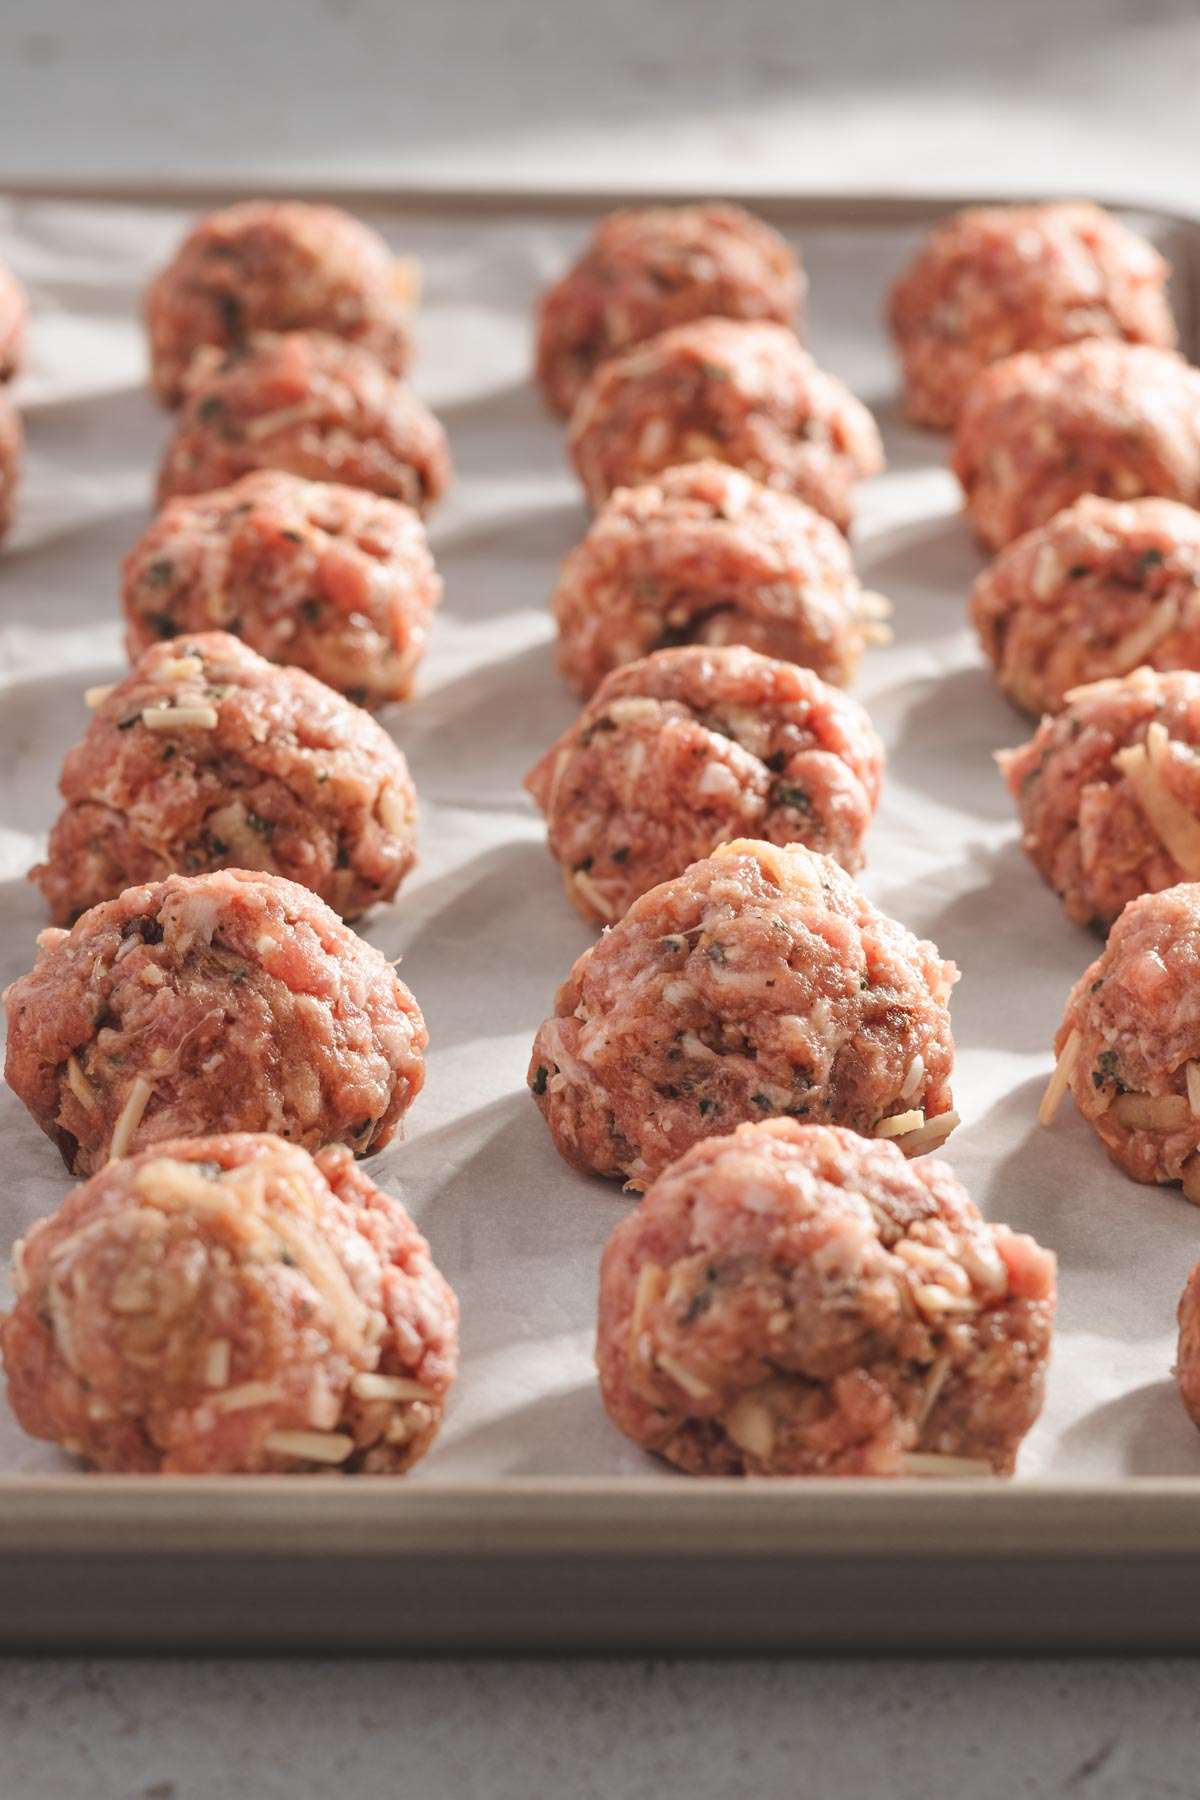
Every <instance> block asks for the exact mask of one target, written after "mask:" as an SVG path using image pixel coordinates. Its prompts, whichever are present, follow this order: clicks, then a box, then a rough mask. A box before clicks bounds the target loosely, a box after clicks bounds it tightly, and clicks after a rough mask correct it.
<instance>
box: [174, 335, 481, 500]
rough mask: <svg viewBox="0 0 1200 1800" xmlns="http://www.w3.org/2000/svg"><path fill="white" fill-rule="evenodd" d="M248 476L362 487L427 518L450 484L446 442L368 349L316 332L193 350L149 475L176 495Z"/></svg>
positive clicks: (438, 428)
mask: <svg viewBox="0 0 1200 1800" xmlns="http://www.w3.org/2000/svg"><path fill="white" fill-rule="evenodd" d="M254 469H282V470H284V471H285V472H286V473H289V474H292V475H302V476H305V477H306V478H307V479H308V480H310V481H335V482H340V483H342V484H343V485H344V486H346V487H357V488H366V489H368V491H369V492H371V493H373V494H383V495H384V496H385V497H386V498H387V499H389V500H402V501H404V503H405V504H406V505H407V506H414V507H416V509H417V511H418V512H422V513H423V512H426V511H428V509H429V508H430V507H431V506H432V505H434V504H435V502H436V501H438V500H439V499H440V498H441V496H442V495H443V494H444V493H445V491H446V488H447V487H448V486H449V484H450V476H451V468H450V451H449V449H448V447H447V444H446V434H445V432H444V431H443V430H442V427H441V426H440V425H439V423H438V421H437V420H436V419H435V418H434V416H433V414H432V413H431V412H430V410H429V408H428V407H427V406H426V405H425V404H424V403H423V402H422V401H420V400H418V399H417V396H416V395H415V394H414V393H413V391H412V389H411V388H409V387H406V386H405V384H404V383H403V382H402V381H399V380H397V378H396V377H395V376H394V375H390V374H389V373H388V371H387V370H386V369H385V368H384V366H383V364H382V363H380V362H377V361H376V360H375V358H374V357H373V356H372V355H370V353H369V352H368V351H366V350H359V349H358V348H356V346H355V345H353V344H344V343H342V342H341V341H340V340H339V339H337V338H331V337H322V336H320V335H319V334H318V333H317V332H309V331H292V332H288V333H286V334H285V335H283V336H282V337H263V338H255V339H253V340H252V341H251V342H250V343H248V344H247V345H246V347H245V348H244V349H241V350H231V351H230V352H229V353H228V355H227V356H225V357H221V356H220V354H219V352H211V353H206V352H202V353H201V355H200V357H199V358H198V359H197V362H196V365H195V379H194V381H193V382H192V383H191V384H190V385H189V390H188V397H187V399H186V401H185V402H184V405H183V407H182V409H181V411H180V414H179V423H178V425H177V427H176V430H175V435H174V437H173V438H172V439H171V442H170V443H169V444H168V446H167V450H166V454H165V456H164V457H163V463H162V469H161V471H160V474H159V482H158V498H159V503H160V504H161V503H162V502H163V501H165V500H169V499H170V498H171V497H172V495H174V494H206V493H210V492H211V491H212V489H214V488H224V487H229V486H230V484H231V483H232V482H235V481H237V480H238V479H239V477H240V476H242V475H248V474H250V473H251V471H252V470H254Z"/></svg>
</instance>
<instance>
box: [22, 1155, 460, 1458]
mask: <svg viewBox="0 0 1200 1800" xmlns="http://www.w3.org/2000/svg"><path fill="white" fill-rule="evenodd" d="M13 1285H14V1288H15V1290H16V1294H17V1301H16V1305H15V1306H14V1308H13V1310H12V1312H11V1313H9V1315H8V1317H7V1318H6V1319H5V1320H4V1321H3V1323H2V1324H0V1349H2V1350H3V1354H4V1364H5V1368H6V1370H7V1373H8V1383H9V1396H10V1398H11V1401H12V1406H13V1411H14V1412H15V1413H16V1415H17V1418H18V1419H19V1420H20V1422H21V1424H22V1425H23V1426H24V1427H25V1430H26V1431H28V1432H30V1433H31V1434H32V1435H33V1436H34V1437H39V1438H49V1439H50V1440H51V1441H52V1442H54V1443H57V1444H61V1445H62V1447H63V1449H64V1450H69V1451H70V1452H71V1453H72V1455H75V1456H81V1457H83V1458H84V1459H85V1460H86V1461H87V1462H89V1463H91V1464H92V1465H93V1466H94V1467H95V1468H98V1469H107V1470H110V1471H113V1472H116V1473H149V1474H157V1473H162V1474H169V1475H182V1474H187V1475H240V1474H265V1473H280V1472H289V1471H303V1470H318V1469H326V1470H328V1469H331V1468H338V1469H341V1470H343V1471H344V1472H347V1473H350V1472H354V1473H366V1474H379V1475H398V1474H400V1473H402V1471H403V1470H405V1469H407V1468H410V1467H411V1465H412V1464H413V1463H415V1462H417V1461H418V1460H419V1459H420V1458H421V1457H422V1456H424V1454H425V1452H426V1451H427V1450H428V1448H429V1446H430V1444H431V1443H432V1442H433V1439H434V1437H435V1436H436V1434H437V1430H438V1426H439V1424H440V1423H441V1417H442V1410H443V1407H444V1405H445V1400H446V1394H447V1391H448V1389H449V1387H450V1384H451V1382H452V1381H453V1380H454V1372H455V1365H456V1362H457V1356H458V1303H457V1301H456V1300H455V1298H454V1295H453V1293H452V1292H451V1290H450V1289H449V1287H448V1286H447V1285H446V1283H445V1281H444V1280H443V1279H442V1276H441V1275H440V1274H439V1273H438V1271H437V1269H436V1268H435V1267H434V1265H433V1262H432V1260H431V1258H430V1254H429V1246H428V1244H427V1243H426V1242H425V1240H424V1238H423V1237H422V1236H421V1234H420V1233H419V1232H418V1231H417V1229H416V1227H415V1226H414V1225H413V1222H412V1220H411V1219H410V1218H409V1216H408V1214H407V1213H406V1212H405V1210H404V1208H403V1206H402V1205H401V1204H400V1202H399V1200H393V1199H392V1198H391V1196H390V1195H389V1194H385V1193H382V1192H381V1191H380V1189H379V1188H377V1187H376V1186H375V1184H374V1182H373V1181H371V1180H370V1179H369V1178H368V1177H367V1176H366V1175H364V1174H363V1172H362V1171H361V1170H360V1169H357V1168H355V1166H354V1161H353V1158H352V1157H351V1155H350V1152H349V1151H348V1150H343V1149H330V1150H323V1151H322V1152H321V1154H320V1155H319V1156H318V1157H317V1158H316V1160H315V1161H314V1160H313V1158H312V1157H311V1156H309V1154H308V1152H307V1151H305V1150H299V1149H297V1148H296V1147H295V1146H294V1145H291V1144H285V1143H283V1142H282V1141H281V1139H279V1138H277V1137H265V1136H264V1137H252V1136H249V1135H246V1136H233V1137H205V1138H188V1139H182V1138H181V1139H177V1140H176V1141H174V1142H172V1143H166V1144H156V1145H155V1146H154V1147H153V1149H150V1150H143V1151H142V1152H141V1154H140V1155H138V1156H133V1157H129V1158H128V1159H126V1160H124V1161H121V1162H114V1163H110V1164H109V1165H108V1167H107V1168H105V1169H102V1170H101V1171H100V1172H99V1174H97V1175H93V1177H92V1179H91V1180H90V1181H88V1182H85V1183H84V1185H83V1186H82V1187H78V1188H76V1189H75V1190H74V1191H73V1192H72V1193H71V1194H69V1195H68V1197H67V1199H66V1201H65V1202H64V1203H63V1205H62V1206H61V1207H60V1208H59V1210H58V1211H57V1212H56V1213H54V1214H52V1215H51V1217H50V1218H48V1219H42V1220H39V1222H38V1223H37V1224H36V1225H35V1226H34V1227H33V1229H32V1231H31V1232H30V1233H29V1236H28V1237H27V1238H26V1240H25V1242H24V1244H18V1245H17V1247H16V1251H15V1253H14V1257H13Z"/></svg>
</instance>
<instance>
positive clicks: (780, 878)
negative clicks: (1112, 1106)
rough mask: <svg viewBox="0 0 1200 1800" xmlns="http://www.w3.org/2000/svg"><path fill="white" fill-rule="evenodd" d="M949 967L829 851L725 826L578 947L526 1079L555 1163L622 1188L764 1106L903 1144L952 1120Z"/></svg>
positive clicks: (915, 1145) (640, 1182)
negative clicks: (701, 856)
mask: <svg viewBox="0 0 1200 1800" xmlns="http://www.w3.org/2000/svg"><path fill="white" fill-rule="evenodd" d="M957 976H958V971H957V970H956V969H955V967H954V965H953V963H948V962H944V961H943V960H942V958H941V957H940V956H939V954H938V952H937V951H936V949H935V948H934V946H933V945H932V944H927V943H919V942H918V941H917V939H916V938H914V937H913V936H912V935H911V933H910V932H908V931H906V930H905V929H904V927H903V926H902V925H898V924H896V922H895V921H894V920H893V919H889V918H887V917H886V916H885V915H884V914H883V913H880V912H877V911H876V910H875V908H874V907H873V906H872V905H871V904H870V903H869V901H867V899H866V898H865V897H864V896H863V895H862V894H861V893H860V892H859V890H858V888H857V887H856V886H855V885H854V883H853V881H851V879H850V877H849V876H848V875H847V874H846V873H845V871H844V870H843V869H840V868H839V867H838V865H837V864H836V863H835V862H832V861H831V860H830V859H829V858H828V857H826V856H819V855H817V854H815V853H814V852H813V851H811V850H806V849H804V848H803V847H802V846H801V845H799V844H792V845H790V846H788V847H787V848H779V847H777V846H775V845H773V844H767V843H758V842H753V841H749V840H744V839H743V840H735V841H734V842H732V843H729V844H724V845H722V846H721V848H720V849H719V850H717V851H715V852H714V853H713V855H712V856H710V857H708V858H707V859H706V860H705V861H704V862H698V863H694V864H693V865H692V867H691V868H690V869H688V870H686V871H685V873H684V874H682V875H680V876H678V877H677V878H676V879H675V880H674V881H667V882H664V883H663V884H662V886H661V887H656V888H652V889H651V891H650V892H649V893H648V894H643V896H642V898H641V899H640V900H637V901H635V902H634V904H633V905H632V906H631V907H630V909H629V911H628V912H627V913H626V915H625V917H624V918H623V919H622V920H621V922H620V923H619V924H618V925H615V926H614V927H613V929H612V930H611V931H609V932H606V933H605V935H604V936H603V937H602V938H601V939H600V941H599V942H598V943H597V944H595V945H593V947H592V948H591V949H590V950H585V951H584V953H583V955H582V956H581V957H580V958H579V960H578V962H577V963H576V964H575V967H574V968H573V969H572V970H571V973H570V975H569V976H568V977H567V979H566V981H565V982H564V983H563V985H562V987H561V988H560V989H559V991H558V995H557V998H556V1003H555V1009H554V1015H553V1017H552V1018H549V1019H547V1020H546V1022H545V1024H543V1026H542V1027H541V1029H540V1031H539V1032H538V1034H537V1038H536V1040H535V1042H534V1046H533V1058H532V1061H531V1063H530V1066H529V1085H530V1088H531V1090H532V1092H533V1095H534V1097H535V1099H536V1101H537V1104H538V1106H539V1107H540V1109H541V1111H542V1113H543V1115H544V1117H545V1120H546V1123H547V1125H548V1126H549V1128H550V1134H551V1136H552V1137H553V1139H554V1142H555V1144H556V1145H557V1147H558V1149H559V1150H560V1151H561V1153H562V1155H563V1156H564V1157H565V1158H566V1160H567V1161H568V1162H570V1163H573V1164H574V1165H575V1166H576V1167H577V1168H580V1169H589V1170H594V1171H595V1172H596V1173H597V1174H600V1175H608V1176H613V1177H616V1178H619V1179H623V1180H625V1182H626V1183H627V1185H628V1186H630V1187H634V1188H643V1187H647V1186H648V1185H649V1183H650V1182H651V1181H653V1180H654V1178H655V1176H656V1175H658V1174H660V1173H661V1171H662V1170H663V1169H664V1168H666V1166H667V1164H668V1163H669V1162H673V1161H674V1159H675V1158H676V1157H677V1156H682V1154H683V1152H684V1151H685V1150H688V1149H690V1148H691V1146H692V1145H693V1144H695V1143H698V1142H699V1141H700V1139H701V1138H705V1137H710V1136H712V1135H713V1134H714V1133H723V1132H728V1131H732V1130H733V1128H734V1126H735V1125H739V1124H741V1123H742V1121H743V1120H745V1119H761V1118H763V1117H769V1116H770V1115H772V1114H788V1115H790V1116H791V1117H794V1118H801V1119H807V1120H811V1121H812V1122H813V1123H817V1124H836V1125H847V1126H850V1127H851V1128H852V1129H853V1130H855V1131H859V1132H861V1133H862V1134H863V1135H864V1136H865V1137H888V1138H894V1139H895V1140H896V1142H897V1143H898V1144H899V1146H900V1148H901V1149H902V1150H903V1151H905V1153H906V1154H909V1155H913V1156H918V1155H920V1154H922V1153H923V1152H924V1151H926V1150H930V1149H932V1148H933V1146H934V1145H935V1144H937V1143H940V1142H941V1141H942V1140H943V1139H944V1138H945V1137H947V1136H948V1135H949V1133H950V1132H951V1131H952V1130H953V1128H954V1126H955V1125H956V1124H957V1122H958V1115H957V1114H956V1113H955V1112H953V1111H952V1110H951V1107H952V1097H951V1093H950V1072H951V1068H952V1066H953V1062H954V1039H953V1036H952V1034H951V1030H950V1014H949V1010H948V1006H947V1002H948V1000H949V997H950V989H951V987H952V986H953V984H954V982H955V981H956V979H957Z"/></svg>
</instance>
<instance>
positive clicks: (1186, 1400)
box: [1175, 1263, 1200, 1425]
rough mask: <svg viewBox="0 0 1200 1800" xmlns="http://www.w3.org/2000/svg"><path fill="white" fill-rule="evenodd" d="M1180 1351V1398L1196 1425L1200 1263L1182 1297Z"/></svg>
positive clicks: (1199, 1393)
mask: <svg viewBox="0 0 1200 1800" xmlns="http://www.w3.org/2000/svg"><path fill="white" fill-rule="evenodd" d="M1177 1317H1178V1321H1179V1352H1178V1355H1177V1357H1176V1360H1175V1379H1176V1381H1177V1382H1178V1383H1179V1395H1180V1398H1181V1400H1182V1401H1183V1404H1184V1406H1185V1407H1186V1408H1187V1410H1188V1413H1189V1414H1190V1416H1191V1419H1192V1422H1193V1424H1195V1425H1200V1263H1197V1264H1196V1266H1195V1268H1194V1269H1193V1270H1192V1272H1191V1274H1190V1275H1189V1276H1188V1279H1187V1286H1186V1287H1185V1288H1184V1290H1183V1292H1182V1294H1181V1295H1180V1296H1179V1311H1178V1314H1177Z"/></svg>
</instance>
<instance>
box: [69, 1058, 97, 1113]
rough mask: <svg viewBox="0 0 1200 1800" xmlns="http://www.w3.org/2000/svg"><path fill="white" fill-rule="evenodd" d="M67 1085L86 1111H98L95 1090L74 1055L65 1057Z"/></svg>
mask: <svg viewBox="0 0 1200 1800" xmlns="http://www.w3.org/2000/svg"><path fill="white" fill-rule="evenodd" d="M67 1086H68V1087H69V1088H70V1090H71V1092H72V1093H73V1094H74V1096H75V1098H76V1099H77V1100H78V1102H79V1104H80V1106H85V1107H86V1108H87V1110H88V1112H98V1111H99V1109H100V1101H99V1099H98V1097H97V1095H96V1090H95V1088H94V1087H93V1086H92V1084H91V1082H90V1081H89V1080H88V1078H87V1076H86V1075H85V1074H84V1072H83V1070H82V1069H81V1068H80V1066H79V1059H78V1058H77V1057H74V1056H68V1058H67Z"/></svg>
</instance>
